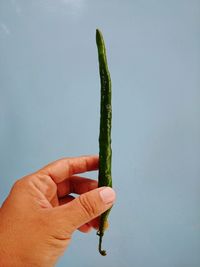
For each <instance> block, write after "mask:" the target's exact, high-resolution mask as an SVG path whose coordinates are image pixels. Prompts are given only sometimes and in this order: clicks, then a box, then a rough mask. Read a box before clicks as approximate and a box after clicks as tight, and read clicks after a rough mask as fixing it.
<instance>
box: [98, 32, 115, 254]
mask: <svg viewBox="0 0 200 267" xmlns="http://www.w3.org/2000/svg"><path fill="white" fill-rule="evenodd" d="M96 43H97V49H98V57H99V73H100V80H101V111H100V133H99V177H98V186H99V187H101V186H110V187H112V176H111V159H112V150H111V124H112V106H111V79H110V73H109V70H108V65H107V58H106V48H105V44H104V40H103V35H102V33H101V32H100V31H99V30H98V29H97V30H96ZM109 212H110V209H109V210H107V211H106V212H104V213H103V214H102V215H101V216H100V224H99V230H98V232H97V235H99V252H100V253H101V255H103V256H105V255H106V251H105V250H102V248H101V244H102V237H103V235H104V232H105V229H106V225H107V218H108V215H109Z"/></svg>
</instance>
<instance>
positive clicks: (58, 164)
mask: <svg viewBox="0 0 200 267" xmlns="http://www.w3.org/2000/svg"><path fill="white" fill-rule="evenodd" d="M98 164H99V157H98V156H97V155H94V156H81V157H75V158H63V159H60V160H57V161H54V162H52V163H50V164H48V165H47V166H45V167H44V168H42V169H41V170H39V172H41V173H45V174H47V175H49V176H50V177H51V178H52V179H53V180H54V182H55V183H56V184H58V183H61V182H62V181H64V180H66V179H67V178H69V177H71V176H72V175H74V174H78V173H83V172H87V171H93V170H97V169H98Z"/></svg>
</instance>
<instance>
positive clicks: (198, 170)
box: [0, 0, 200, 267]
mask: <svg viewBox="0 0 200 267" xmlns="http://www.w3.org/2000/svg"><path fill="white" fill-rule="evenodd" d="M96 28H99V29H101V30H102V32H103V34H104V37H105V41H106V46H107V57H108V63H109V68H110V72H111V77H112V84H113V128H112V146H113V186H114V188H115V190H116V192H117V203H116V205H115V206H114V208H113V210H112V213H111V214H110V229H109V231H107V233H106V235H105V238H104V244H103V246H104V248H105V249H107V253H108V256H107V257H101V256H100V255H99V254H98V251H97V245H98V237H97V236H96V234H95V231H94V232H92V233H90V234H88V235H84V234H82V233H80V232H76V233H75V235H74V239H73V241H72V243H71V245H70V247H69V249H68V251H66V253H65V254H64V256H63V257H62V258H61V259H60V261H59V262H58V265H57V266H59V267H62V266H63V267H64V266H75V267H100V266H104V267H130V266H136V267H199V266H200V253H199V250H200V179H199V177H200V164H199V163H200V162H199V159H200V90H199V86H200V78H199V77H200V75H199V73H200V2H199V1H195V0H190V1H189V0H168V1H164V0H146V1H145V0H125V1H119V0H115V1H114V0H102V1H98V0H54V1H53V0H29V1H25V0H1V1H0V129H1V130H0V203H2V202H3V200H4V199H5V197H6V196H7V194H8V192H9V190H10V188H11V186H12V184H13V182H14V181H15V180H16V179H18V178H20V177H22V176H24V175H26V174H28V173H31V172H33V171H36V170H37V169H39V168H41V167H42V166H44V165H45V164H47V163H49V162H50V161H53V160H56V159H58V158H62V157H66V156H78V155H83V154H96V153H98V132H99V101H100V82H99V75H98V61H97V49H96V44H95V30H96ZM86 176H87V175H86ZM88 176H90V177H94V178H96V177H97V173H95V172H94V173H93V174H89V175H88Z"/></svg>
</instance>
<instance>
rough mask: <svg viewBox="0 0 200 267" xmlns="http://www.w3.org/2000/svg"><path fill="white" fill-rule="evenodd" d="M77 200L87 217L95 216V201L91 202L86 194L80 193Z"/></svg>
mask: <svg viewBox="0 0 200 267" xmlns="http://www.w3.org/2000/svg"><path fill="white" fill-rule="evenodd" d="M79 202H80V205H81V207H82V210H83V211H84V213H85V214H86V216H87V217H88V218H91V217H95V215H96V205H95V202H91V201H90V200H89V198H88V196H87V195H81V196H80V197H79Z"/></svg>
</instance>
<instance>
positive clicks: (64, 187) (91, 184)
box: [57, 176, 98, 197]
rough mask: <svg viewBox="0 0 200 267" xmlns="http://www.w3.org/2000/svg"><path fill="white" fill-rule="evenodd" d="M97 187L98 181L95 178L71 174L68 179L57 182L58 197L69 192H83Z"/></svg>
mask: <svg viewBox="0 0 200 267" xmlns="http://www.w3.org/2000/svg"><path fill="white" fill-rule="evenodd" d="M97 187H98V183H97V181H95V180H92V179H88V178H84V177H80V176H72V177H70V178H69V179H67V180H65V181H62V182H61V183H59V184H57V194H58V197H63V196H66V195H68V194H70V193H75V194H79V195H80V194H84V193H86V192H88V191H90V190H93V189H95V188H97Z"/></svg>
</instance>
